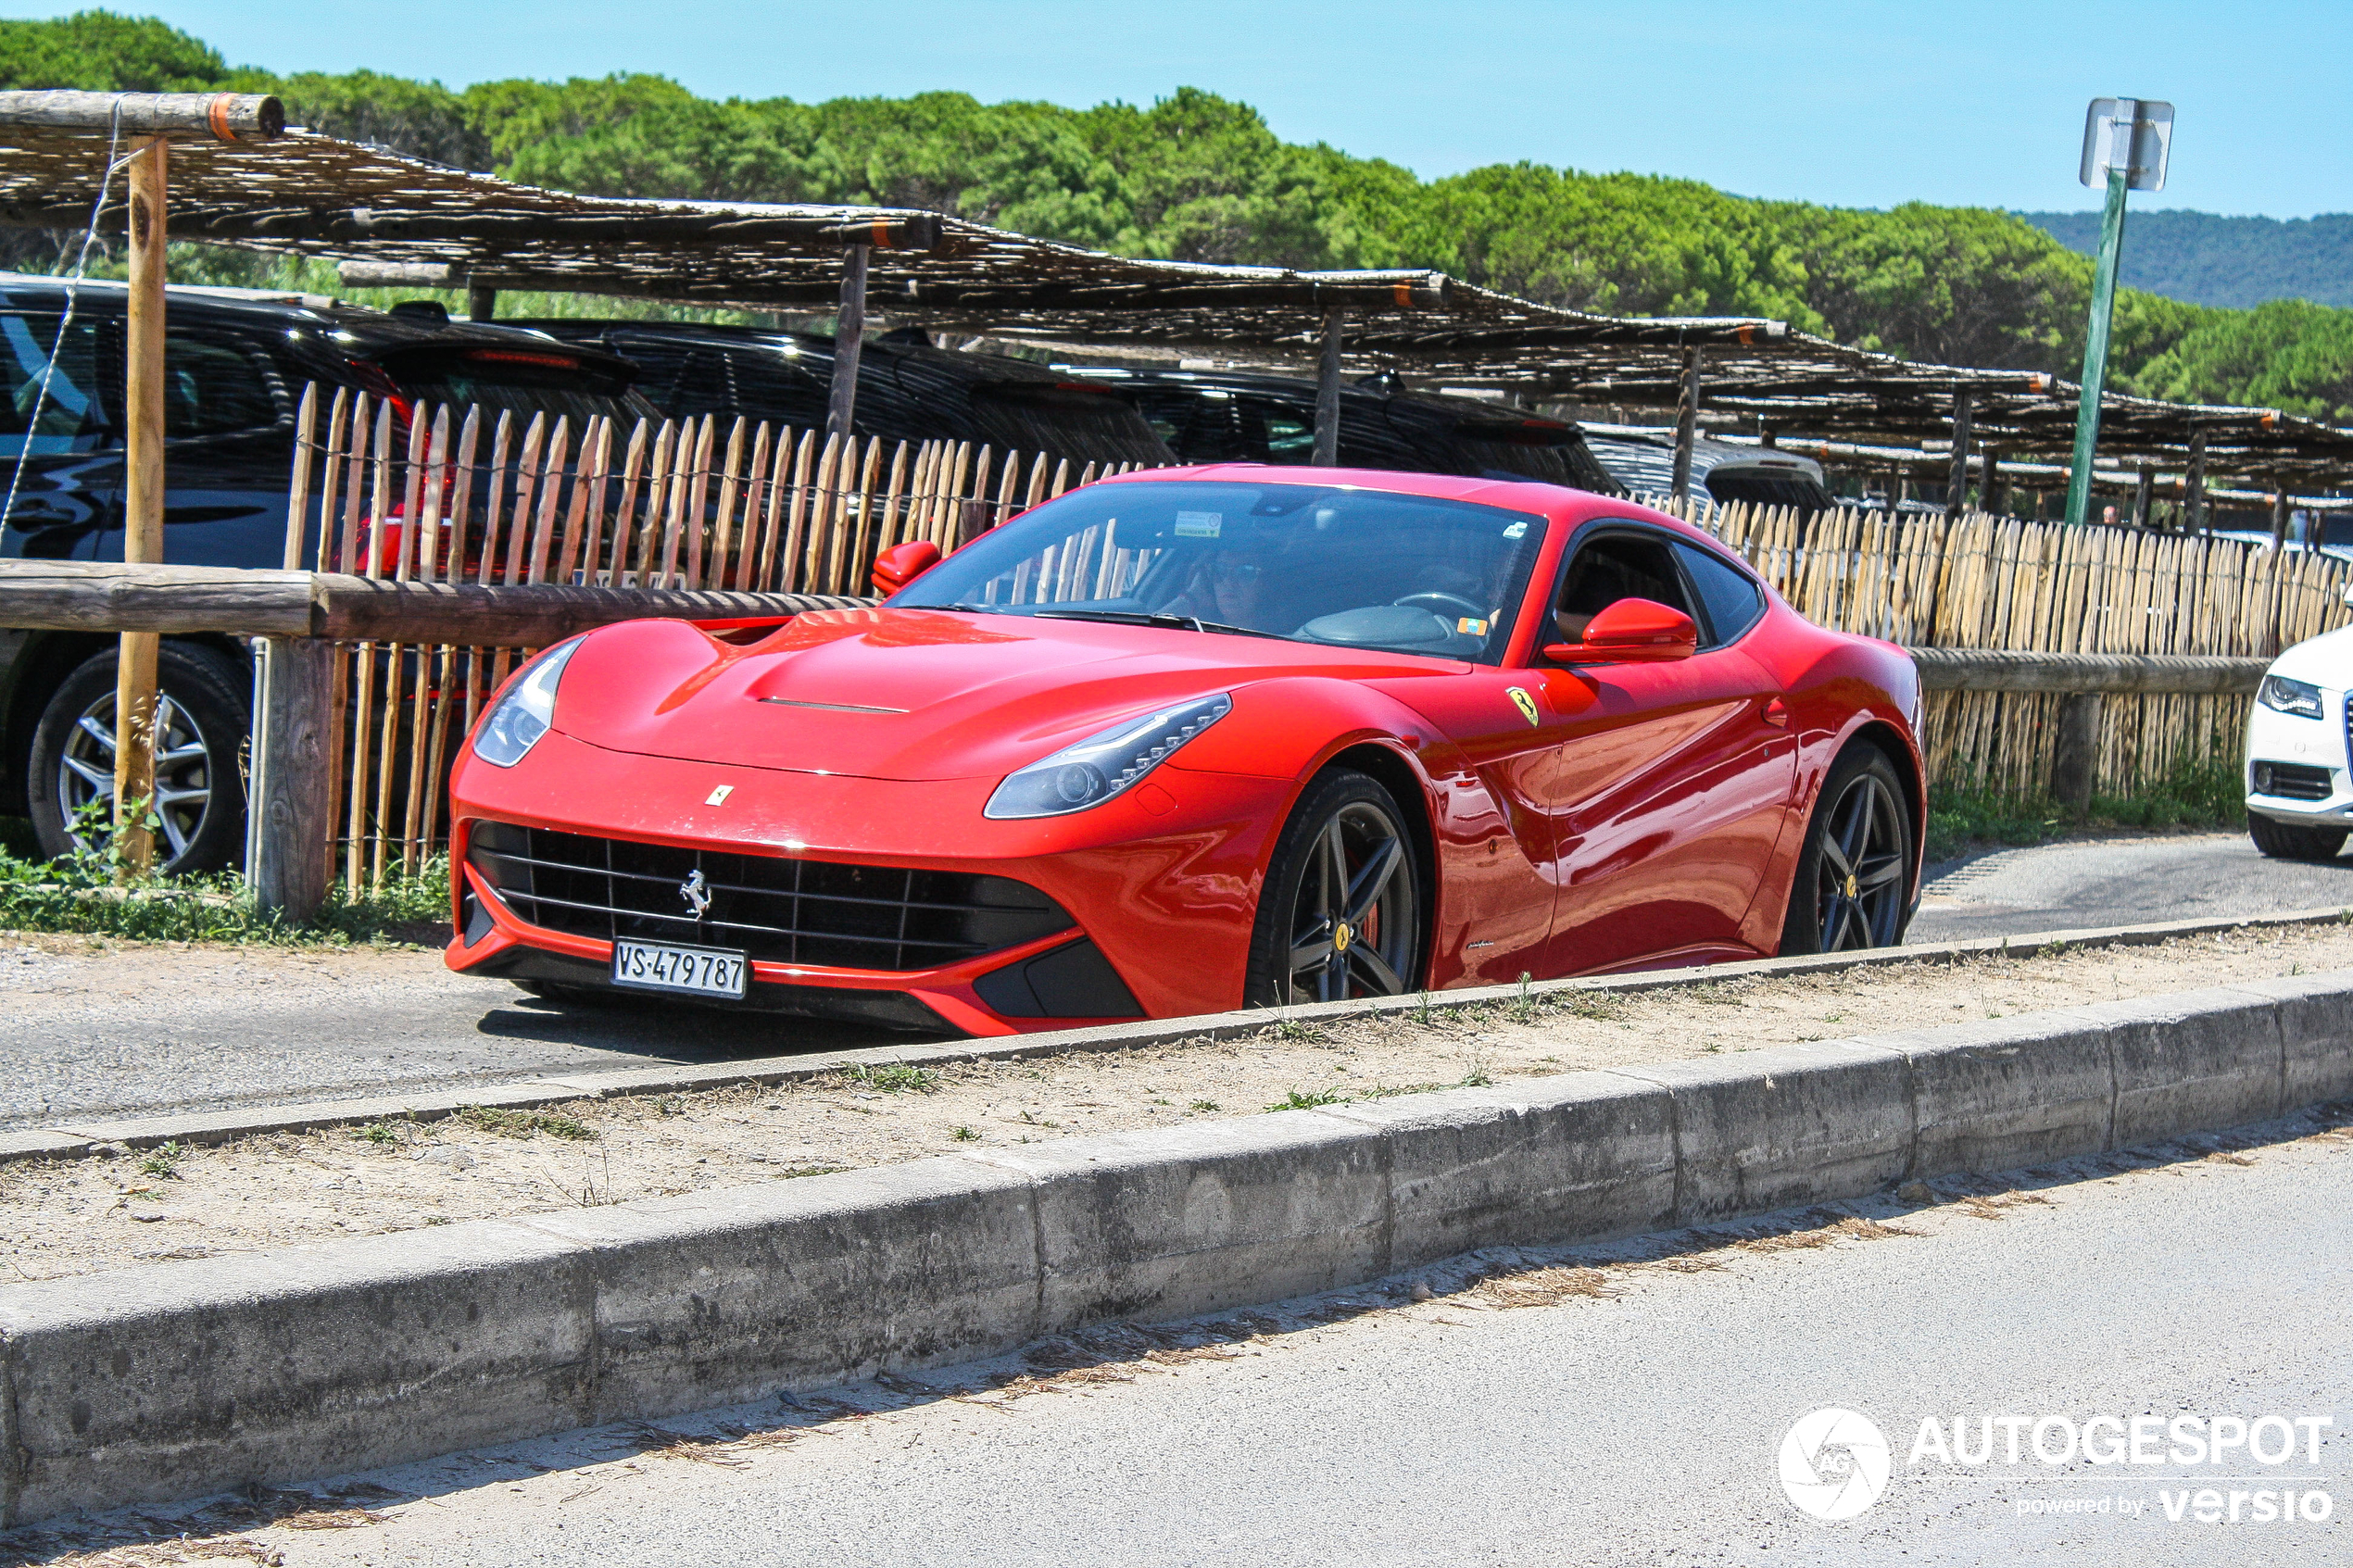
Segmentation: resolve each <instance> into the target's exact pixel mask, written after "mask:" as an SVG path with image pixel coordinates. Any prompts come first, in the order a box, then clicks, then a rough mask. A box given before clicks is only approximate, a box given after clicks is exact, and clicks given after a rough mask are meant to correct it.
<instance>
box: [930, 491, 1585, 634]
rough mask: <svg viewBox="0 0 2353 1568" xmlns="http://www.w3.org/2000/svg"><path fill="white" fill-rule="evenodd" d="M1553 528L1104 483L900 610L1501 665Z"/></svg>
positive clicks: (940, 574) (1384, 502)
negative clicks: (1220, 635)
mask: <svg viewBox="0 0 2353 1568" xmlns="http://www.w3.org/2000/svg"><path fill="white" fill-rule="evenodd" d="M1543 542H1544V521H1543V519H1541V518H1540V517H1532V516H1529V515H1526V514H1524V513H1520V512H1510V511H1504V510H1503V509H1502V508H1497V507H1481V506H1474V505H1472V504H1470V503H1468V502H1465V501H1441V500H1435V499H1432V498H1430V497H1428V496H1425V495H1390V494H1387V493H1384V492H1380V491H1372V490H1352V489H1337V488H1329V487H1326V486H1321V485H1310V484H1235V483H1208V482H1202V481H1190V480H1172V481H1169V482H1166V483H1152V482H1144V483H1126V484H1102V485H1091V486H1089V487H1088V488H1087V489H1084V490H1078V491H1074V492H1073V493H1071V494H1070V495H1065V496H1063V498H1062V499H1061V500H1059V501H1054V502H1051V503H1049V504H1048V505H1046V506H1043V507H1039V508H1037V509H1036V510H1034V511H1030V512H1025V513H1024V514H1023V515H1021V516H1020V517H1018V518H1015V519H1014V520H1013V521H1011V522H1009V523H1006V524H1005V525H1004V526H1003V527H1001V528H999V529H996V530H994V531H992V532H990V533H986V534H983V535H982V536H981V537H980V538H978V539H976V540H975V541H974V542H973V543H972V544H971V545H970V546H967V547H965V548H964V549H963V550H961V551H959V552H958V553H957V554H956V555H955V556H953V557H951V558H949V559H948V560H946V561H943V562H941V563H940V564H939V565H938V566H937V567H935V568H933V569H932V570H931V571H927V572H925V574H924V575H923V576H922V577H921V578H919V579H917V580H916V581H915V582H914V583H912V584H910V585H909V586H908V588H907V589H906V590H905V591H904V592H903V593H901V594H900V595H899V596H897V597H895V598H893V599H892V600H890V603H891V604H893V605H897V606H907V607H918V606H920V607H925V608H970V609H984V610H989V611H994V612H998V613H1003V614H1013V615H1039V614H1044V615H1072V616H1078V617H1088V618H1095V617H1100V618H1101V619H1104V620H1142V619H1144V618H1146V617H1151V618H1153V619H1154V620H1155V621H1157V622H1158V623H1162V624H1167V625H1170V626H1183V625H1189V624H1190V623H1194V622H1198V623H1200V624H1201V625H1202V627H1203V628H1204V629H1208V630H1213V631H1220V630H1222V631H1229V632H1254V633H1262V634H1265V635H1270V636H1278V637H1286V638H1290V639H1291V640H1293V641H1297V642H1304V643H1326V644H1330V645H1333V646H1340V647H1360V648H1381V649H1386V650H1388V651H1390V652H1395V653H1422V654H1435V655H1438V656H1440V657H1441V658H1446V659H1469V660H1473V661H1476V662H1478V663H1481V664H1497V663H1501V662H1502V661H1503V657H1504V648H1505V646H1508V644H1509V643H1510V641H1511V631H1512V621H1513V618H1514V617H1515V616H1516V614H1517V613H1518V610H1519V605H1520V599H1521V597H1522V595H1523V593H1524V591H1525V589H1526V588H1527V586H1528V574H1529V569H1530V568H1531V567H1532V566H1533V565H1534V564H1535V560H1536V552H1537V550H1538V549H1539V548H1540V547H1541V546H1542V544H1543Z"/></svg>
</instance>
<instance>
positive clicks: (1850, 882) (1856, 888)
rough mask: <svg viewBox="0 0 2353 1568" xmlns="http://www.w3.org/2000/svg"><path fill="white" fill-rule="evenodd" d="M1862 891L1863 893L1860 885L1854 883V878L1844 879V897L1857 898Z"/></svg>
mask: <svg viewBox="0 0 2353 1568" xmlns="http://www.w3.org/2000/svg"><path fill="white" fill-rule="evenodd" d="M1862 891H1863V887H1862V884H1860V883H1858V882H1856V880H1855V878H1854V877H1852V876H1849V877H1848V878H1847V879H1846V896H1847V897H1849V898H1853V897H1858V896H1859V895H1860V894H1861V893H1862Z"/></svg>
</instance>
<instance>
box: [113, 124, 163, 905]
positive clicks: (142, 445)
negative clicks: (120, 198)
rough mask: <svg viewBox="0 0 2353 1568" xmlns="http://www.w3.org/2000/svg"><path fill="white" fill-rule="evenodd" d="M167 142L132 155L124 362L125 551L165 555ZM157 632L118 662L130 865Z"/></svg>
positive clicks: (148, 790) (145, 852) (118, 756)
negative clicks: (133, 804)
mask: <svg viewBox="0 0 2353 1568" xmlns="http://www.w3.org/2000/svg"><path fill="white" fill-rule="evenodd" d="M169 147H170V144H169V143H168V142H166V141H165V140H164V139H163V138H162V137H160V136H157V137H152V138H150V139H149V140H148V142H147V144H146V146H145V150H144V151H142V152H140V153H138V154H136V155H134V156H133V157H132V159H131V164H130V169H129V173H130V179H131V236H130V238H131V245H130V249H131V289H130V295H131V300H130V324H129V352H128V356H127V358H128V363H127V364H126V365H125V367H124V375H123V383H124V392H125V397H124V401H125V403H126V404H127V405H128V407H127V408H126V414H127V423H128V426H129V429H128V430H127V431H126V433H125V445H126V447H127V450H126V451H125V453H124V459H125V460H124V468H125V470H126V474H127V480H128V483H126V485H125V495H124V498H123V499H124V505H123V527H122V558H123V559H124V560H125V561H127V562H133V563H136V562H142V561H160V560H162V559H163V484H164V479H163V326H164V321H163V313H164V297H163V281H164V270H165V265H164V192H165V188H166V183H167V180H168V176H169V172H170V170H169V164H168V161H167V160H168V158H169V156H170V154H169V151H168V149H169ZM156 652H157V636H156V634H155V633H152V632H125V633H122V647H121V655H120V659H119V661H118V662H117V664H116V666H115V697H114V734H115V743H114V820H115V837H116V842H117V844H118V845H119V846H120V848H121V852H122V866H123V869H124V872H125V874H126V875H135V874H137V873H138V872H145V871H146V870H148V869H149V868H150V867H152V866H153V865H154V863H155V835H154V834H151V833H149V832H148V831H147V827H146V820H147V814H146V809H145V806H144V804H143V807H142V809H140V810H138V811H136V812H134V813H132V815H131V816H130V817H129V818H127V819H126V817H125V816H124V813H123V803H124V802H125V801H126V800H128V801H137V802H142V803H145V802H150V801H152V799H153V797H154V796H155V792H156V752H155V743H156V734H155V729H156Z"/></svg>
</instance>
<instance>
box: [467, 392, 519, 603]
mask: <svg viewBox="0 0 2353 1568" xmlns="http://www.w3.org/2000/svg"><path fill="white" fill-rule="evenodd" d="M514 427H515V416H514V410H513V409H511V408H501V409H500V410H499V411H498V424H497V428H496V429H495V430H494V431H492V433H491V436H490V494H489V496H488V498H487V499H486V500H485V501H484V504H483V514H482V558H481V560H480V561H479V562H478V563H477V564H476V565H475V567H474V581H475V582H476V583H482V584H487V583H489V581H490V578H491V574H492V573H493V572H495V571H497V569H498V536H499V535H498V515H499V513H498V507H499V503H500V502H501V501H502V500H504V499H505V497H506V493H507V458H508V455H509V451H510V447H511V445H512V444H513V438H514Z"/></svg>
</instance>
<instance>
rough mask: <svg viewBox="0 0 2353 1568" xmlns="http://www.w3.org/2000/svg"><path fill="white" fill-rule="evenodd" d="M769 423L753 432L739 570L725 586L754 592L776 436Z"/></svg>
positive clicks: (746, 473) (740, 532)
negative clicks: (770, 451)
mask: <svg viewBox="0 0 2353 1568" xmlns="http://www.w3.org/2000/svg"><path fill="white" fill-rule="evenodd" d="M772 434H773V431H772V430H771V428H770V426H769V423H768V421H767V420H761V421H760V428H759V429H758V430H757V431H756V432H755V433H753V435H752V442H751V460H750V461H749V463H747V464H746V465H745V467H744V515H743V519H742V526H740V527H739V528H737V529H736V564H735V570H734V571H732V572H730V573H728V574H727V576H726V577H725V579H724V583H723V585H724V586H731V587H734V588H736V589H738V590H749V589H751V588H752V587H753V585H754V583H755V578H754V576H753V572H754V571H755V569H756V568H757V567H758V566H759V564H760V547H759V546H760V515H761V492H762V490H763V488H764V487H765V486H766V484H767V482H768V443H769V439H770V437H771V435H772Z"/></svg>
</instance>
